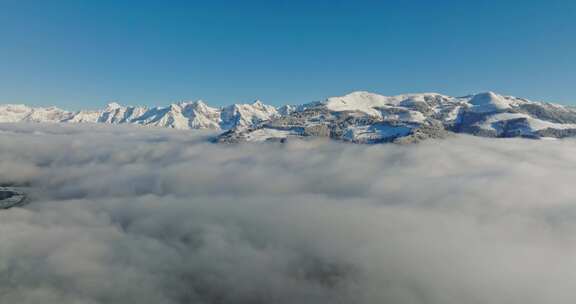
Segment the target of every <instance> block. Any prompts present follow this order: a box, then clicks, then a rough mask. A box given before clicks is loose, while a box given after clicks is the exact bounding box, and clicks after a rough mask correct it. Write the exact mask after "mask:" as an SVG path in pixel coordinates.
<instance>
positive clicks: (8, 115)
mask: <svg viewBox="0 0 576 304" xmlns="http://www.w3.org/2000/svg"><path fill="white" fill-rule="evenodd" d="M71 115H72V113H70V112H67V111H64V110H61V109H58V108H55V107H49V108H41V107H37V108H34V107H28V106H25V105H13V104H7V105H0V122H21V121H22V122H59V121H63V120H66V119H68V118H69V117H70V116H71Z"/></svg>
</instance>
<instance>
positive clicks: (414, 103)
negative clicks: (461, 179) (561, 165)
mask: <svg viewBox="0 0 576 304" xmlns="http://www.w3.org/2000/svg"><path fill="white" fill-rule="evenodd" d="M281 109H282V111H281V113H282V115H281V116H280V117H278V118H273V119H271V120H270V121H267V122H265V123H262V124H261V125H260V126H259V127H257V128H250V129H245V130H240V131H230V132H226V133H224V134H222V135H221V136H220V138H219V141H222V142H238V141H250V140H251V139H252V138H253V136H251V135H250V134H251V133H253V132H258V134H259V136H257V138H258V139H259V140H265V139H264V138H262V136H263V134H267V133H270V134H273V135H274V137H273V138H274V139H278V135H279V134H280V133H278V132H277V131H274V132H265V131H263V130H264V129H269V130H285V131H290V132H288V133H285V134H286V137H285V138H289V137H309V136H326V137H330V138H333V139H336V140H343V141H350V142H357V143H377V142H415V141H420V140H424V139H427V138H442V137H445V136H449V134H450V133H467V134H472V135H477V136H489V137H514V136H523V137H531V138H541V137H556V138H560V137H568V136H576V111H575V110H574V109H573V108H570V107H566V106H561V105H556V104H550V103H542V102H533V101H529V100H526V99H522V98H516V97H512V96H502V95H498V94H496V93H493V92H486V93H479V94H475V95H470V96H464V97H450V96H445V95H441V94H436V93H423V94H406V95H397V96H383V95H378V94H373V93H369V92H353V93H350V94H347V95H345V96H341V97H331V98H328V99H326V100H325V101H323V102H313V103H309V104H305V105H303V106H298V107H284V108H281Z"/></svg>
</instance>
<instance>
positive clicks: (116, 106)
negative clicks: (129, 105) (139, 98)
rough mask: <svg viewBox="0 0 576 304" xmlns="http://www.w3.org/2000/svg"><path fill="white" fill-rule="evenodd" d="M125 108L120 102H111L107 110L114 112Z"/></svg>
mask: <svg viewBox="0 0 576 304" xmlns="http://www.w3.org/2000/svg"><path fill="white" fill-rule="evenodd" d="M121 108H123V106H122V105H121V104H119V103H118V102H115V101H111V102H109V103H108V104H107V105H106V108H105V109H106V110H109V111H112V110H117V109H121Z"/></svg>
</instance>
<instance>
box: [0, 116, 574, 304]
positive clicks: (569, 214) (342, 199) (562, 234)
mask: <svg viewBox="0 0 576 304" xmlns="http://www.w3.org/2000/svg"><path fill="white" fill-rule="evenodd" d="M211 135H212V134H210V133H203V132H195V131H175V130H167V129H152V128H139V127H128V126H122V127H119V126H116V127H109V126H101V125H42V124H3V125H0V184H5V185H6V184H11V185H16V186H20V187H23V189H25V191H26V192H27V193H28V194H29V197H30V203H29V204H27V205H25V206H22V207H20V208H12V209H7V210H0V303H42V304H52V303H54V304H55V303H58V304H72V303H74V304H79V303H82V304H84V303H86V304H92V303H122V304H125V303H154V304H157V303H167V304H176V303H207V304H208V303H209V304H212V303H218V304H228V303H299V304H300V303H314V304H319V303H361V304H362V303H394V304H405V303H406V304H420V303H422V304H425V303H426V304H427V303H430V304H462V303H523V304H532V303H533V304H541V303H576V292H575V290H576V186H575V185H574V182H575V181H576V141H573V140H558V141H534V140H523V139H505V140H502V139H500V140H495V139H483V138H476V137H467V136H458V137H454V138H450V139H446V140H438V141H432V140H431V141H427V142H424V143H421V144H416V145H403V146H400V145H392V144H388V145H373V146H368V145H352V144H342V143H334V142H328V141H323V140H318V141H290V142H288V143H287V144H280V143H270V144H245V145H220V144H211V143H208V142H207V138H208V137H209V136H211Z"/></svg>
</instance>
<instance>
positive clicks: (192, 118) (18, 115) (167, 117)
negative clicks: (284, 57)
mask: <svg viewBox="0 0 576 304" xmlns="http://www.w3.org/2000/svg"><path fill="white" fill-rule="evenodd" d="M279 115H280V114H279V113H278V111H277V110H276V108H274V107H273V106H269V105H265V104H263V103H262V102H261V101H256V102H254V103H252V104H235V105H231V106H227V107H223V108H213V107H210V106H208V105H207V104H205V103H204V102H203V101H201V100H199V101H195V102H180V103H174V104H171V105H169V106H166V107H152V108H147V107H133V106H128V107H127V106H122V105H120V104H118V103H109V104H108V105H107V106H106V107H105V108H104V109H103V110H88V111H78V112H68V111H63V110H60V109H57V108H34V107H28V106H25V105H0V122H66V123H106V124H139V125H144V126H156V127H166V128H174V129H214V130H221V129H231V128H238V129H242V128H246V127H250V126H252V125H254V124H255V123H259V122H262V121H265V120H268V119H271V118H273V117H276V116H279Z"/></svg>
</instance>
